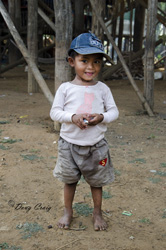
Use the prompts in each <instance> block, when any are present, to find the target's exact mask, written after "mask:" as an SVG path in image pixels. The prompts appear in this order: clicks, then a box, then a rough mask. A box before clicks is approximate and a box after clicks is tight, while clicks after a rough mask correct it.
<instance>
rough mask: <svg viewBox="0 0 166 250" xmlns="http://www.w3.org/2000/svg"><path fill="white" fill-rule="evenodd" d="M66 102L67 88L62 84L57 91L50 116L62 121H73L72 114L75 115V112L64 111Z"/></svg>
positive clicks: (54, 119)
mask: <svg viewBox="0 0 166 250" xmlns="http://www.w3.org/2000/svg"><path fill="white" fill-rule="evenodd" d="M64 103H65V88H64V86H62V85H61V86H60V87H59V89H58V90H57V91H56V95H55V98H54V101H53V105H52V108H51V110H50V117H51V119H52V120H53V121H58V122H60V123H63V122H72V115H74V113H70V112H68V111H64Z"/></svg>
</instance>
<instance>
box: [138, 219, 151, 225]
mask: <svg viewBox="0 0 166 250" xmlns="http://www.w3.org/2000/svg"><path fill="white" fill-rule="evenodd" d="M139 222H141V223H146V224H150V223H151V222H150V220H149V219H148V218H143V219H141V220H139Z"/></svg>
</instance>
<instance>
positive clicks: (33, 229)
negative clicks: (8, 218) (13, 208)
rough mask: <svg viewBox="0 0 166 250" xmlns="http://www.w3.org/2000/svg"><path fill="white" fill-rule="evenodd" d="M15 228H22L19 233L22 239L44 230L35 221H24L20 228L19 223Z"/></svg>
mask: <svg viewBox="0 0 166 250" xmlns="http://www.w3.org/2000/svg"><path fill="white" fill-rule="evenodd" d="M16 228H17V229H20V230H22V231H21V234H23V236H22V239H24V240H26V239H28V238H30V237H32V236H33V235H35V234H36V233H38V232H43V231H44V229H43V227H42V226H40V225H39V224H38V223H36V222H35V223H29V222H26V223H25V224H23V226H22V227H21V228H20V226H19V225H18V226H17V227H16Z"/></svg>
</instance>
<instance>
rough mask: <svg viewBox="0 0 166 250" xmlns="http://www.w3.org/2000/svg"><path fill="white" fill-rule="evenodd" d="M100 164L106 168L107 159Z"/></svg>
mask: <svg viewBox="0 0 166 250" xmlns="http://www.w3.org/2000/svg"><path fill="white" fill-rule="evenodd" d="M99 164H100V165H101V166H103V167H105V165H106V164H107V158H105V159H104V160H102V161H100V162H99Z"/></svg>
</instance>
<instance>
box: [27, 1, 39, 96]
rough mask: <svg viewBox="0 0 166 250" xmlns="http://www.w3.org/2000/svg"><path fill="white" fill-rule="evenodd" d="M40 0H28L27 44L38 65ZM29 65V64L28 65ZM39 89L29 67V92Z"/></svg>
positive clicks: (35, 91)
mask: <svg viewBox="0 0 166 250" xmlns="http://www.w3.org/2000/svg"><path fill="white" fill-rule="evenodd" d="M37 9H38V1H33V0H29V1H28V36H27V44H28V51H29V55H30V57H31V58H32V60H33V61H34V62H35V63H36V65H37V55H38V29H37V26H38V25H37V18H38V12H37ZM28 66H29V65H28ZM38 91H39V88H38V84H37V82H36V80H35V78H34V76H33V73H32V71H31V69H30V67H28V93H37V92H38Z"/></svg>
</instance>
